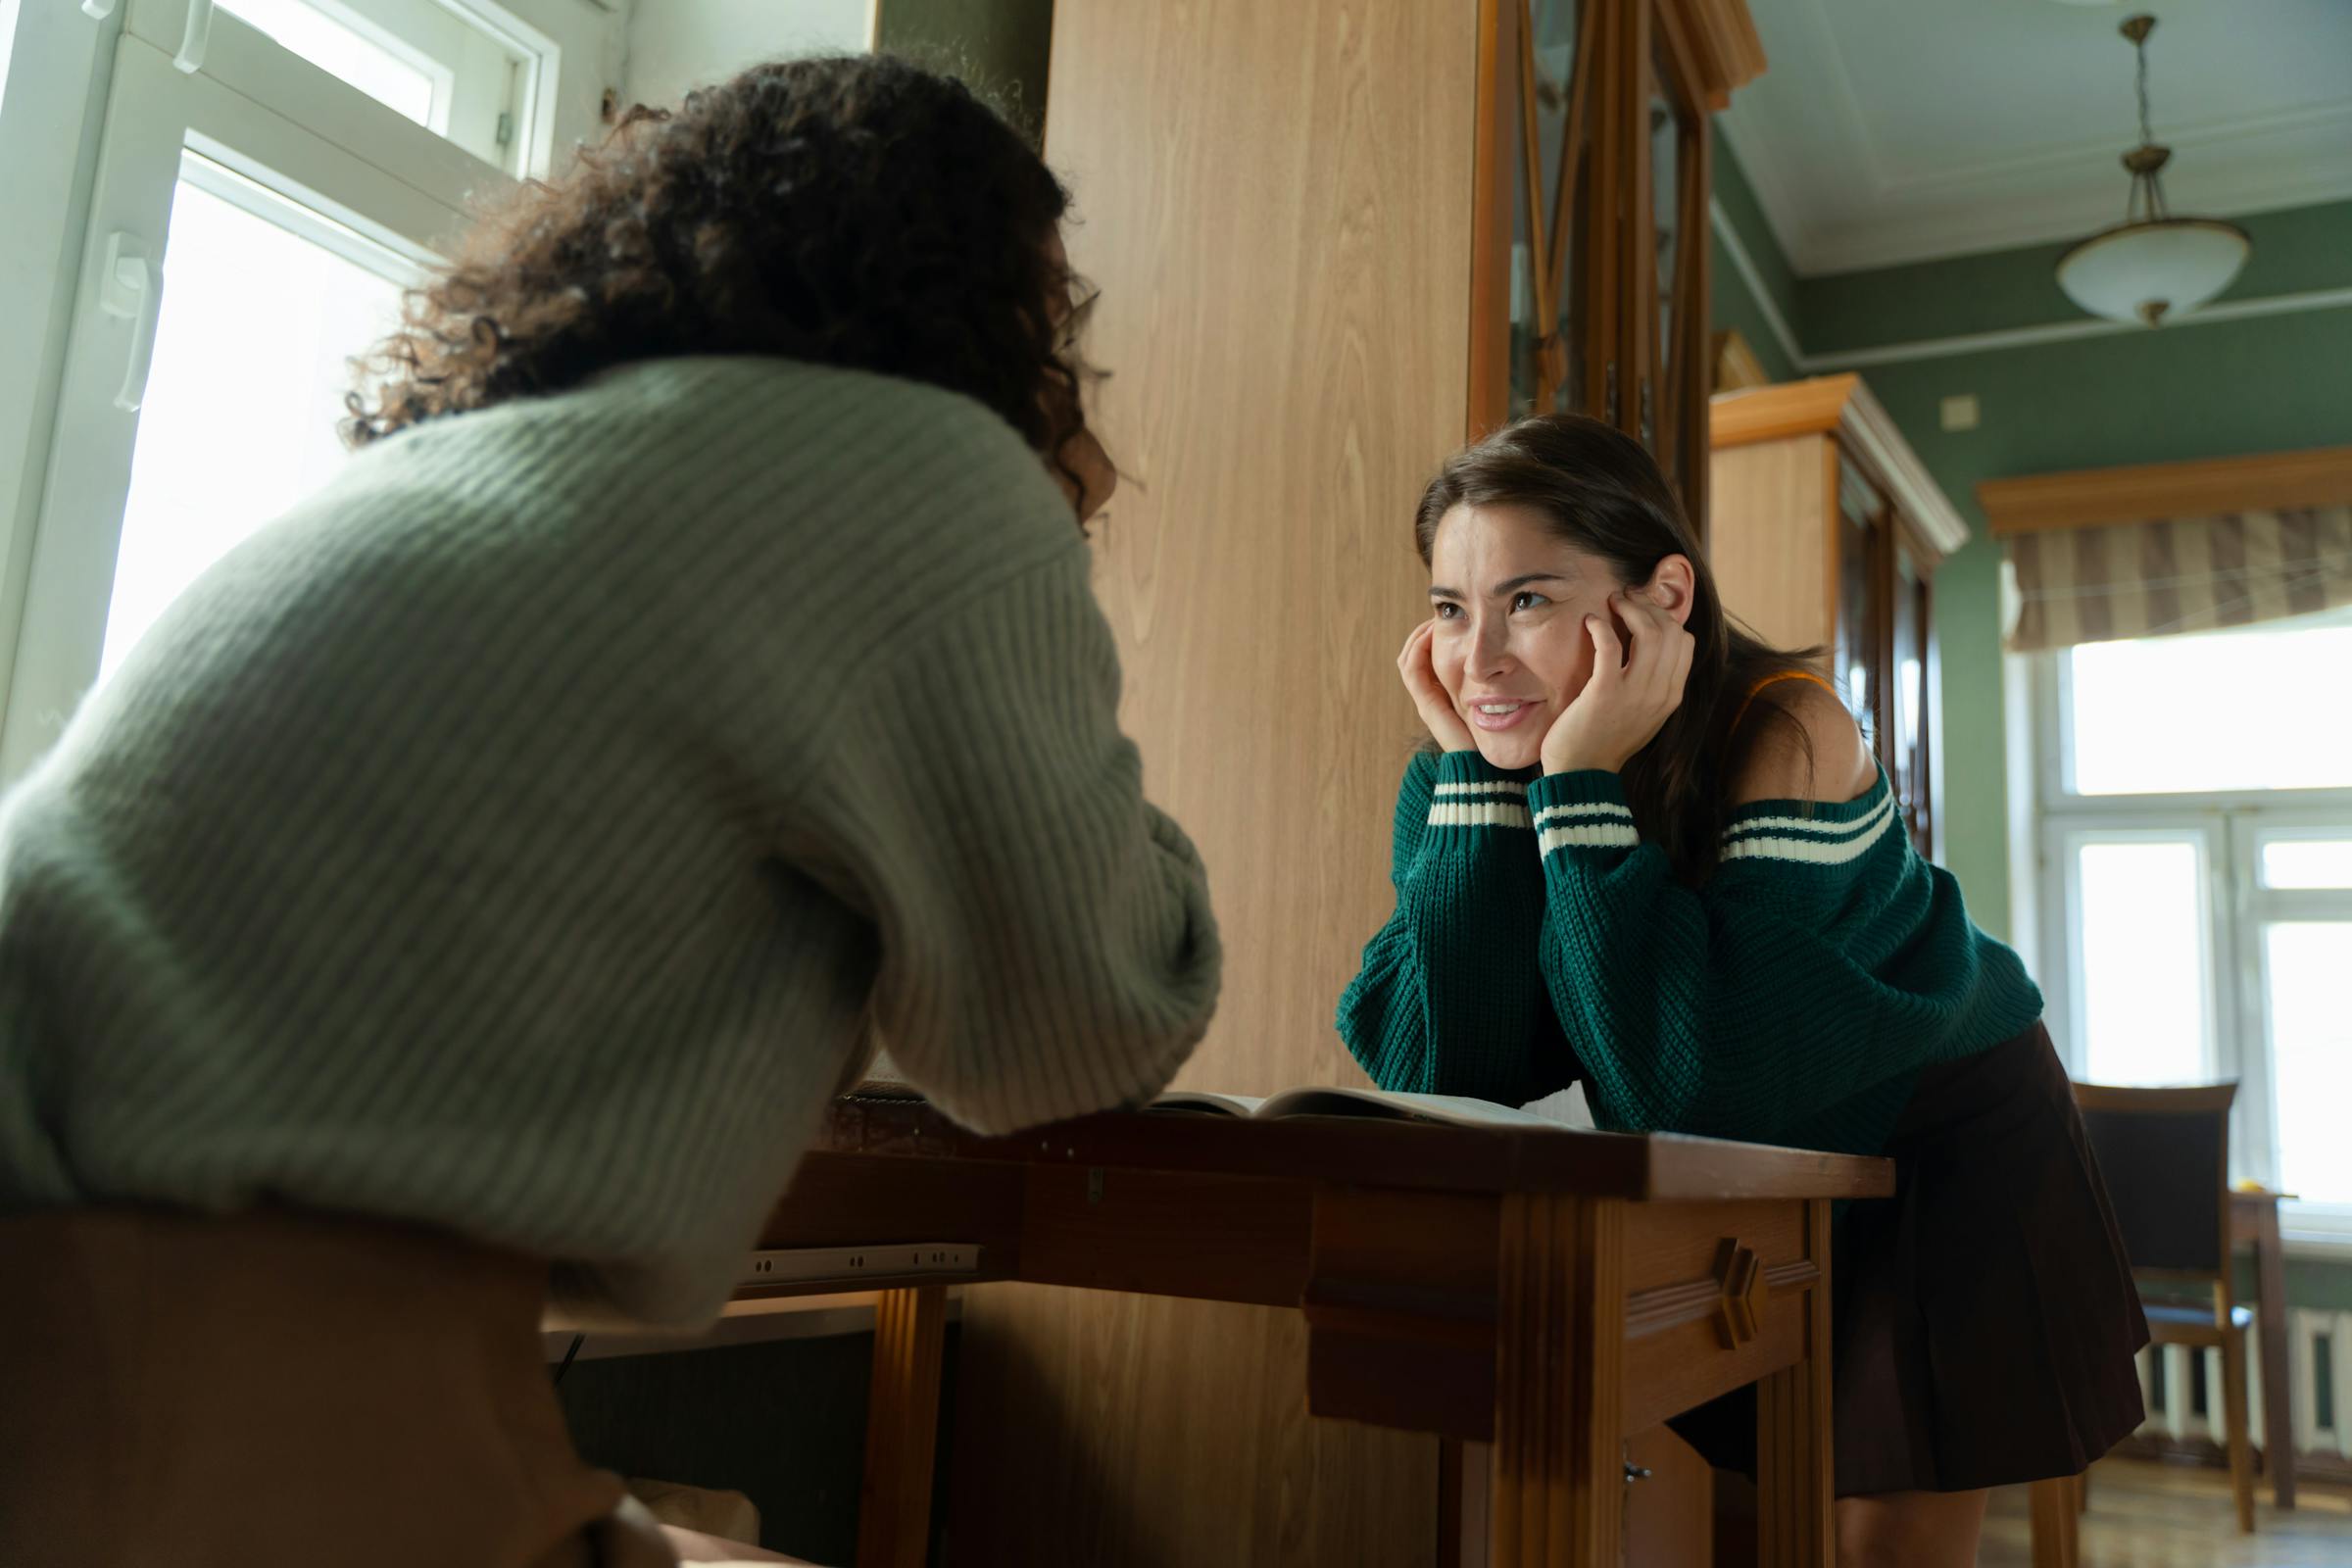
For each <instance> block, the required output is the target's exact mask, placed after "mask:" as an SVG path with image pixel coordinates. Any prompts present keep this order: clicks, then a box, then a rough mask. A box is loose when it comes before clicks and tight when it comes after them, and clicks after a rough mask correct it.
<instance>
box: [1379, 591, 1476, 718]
mask: <svg viewBox="0 0 2352 1568" xmlns="http://www.w3.org/2000/svg"><path fill="white" fill-rule="evenodd" d="M1437 632H1438V621H1437V617H1436V616H1434V615H1433V616H1431V617H1430V618H1429V619H1427V620H1425V621H1423V622H1422V623H1421V624H1420V625H1418V626H1415V627H1414V628H1413V634H1412V635H1411V636H1410V637H1407V638H1406V639H1405V640H1404V652H1402V653H1400V654H1398V655H1397V673H1398V674H1399V675H1401V676H1403V677H1404V689H1405V691H1406V693H1407V694H1409V695H1410V696H1411V697H1412V699H1413V707H1414V709H1415V710H1417V711H1419V712H1420V714H1421V722H1422V723H1423V724H1424V725H1426V726H1428V729H1429V733H1430V736H1431V738H1432V739H1434V740H1435V741H1436V742H1437V743H1438V746H1439V749H1440V750H1442V751H1448V752H1466V751H1470V750H1472V749H1473V748H1474V747H1475V746H1476V745H1477V742H1475V741H1473V740H1472V739H1471V738H1470V726H1469V725H1467V724H1465V723H1463V722H1462V716H1461V714H1459V713H1457V712H1455V711H1454V709H1453V699H1452V698H1450V697H1448V696H1446V688H1445V687H1444V686H1443V685H1441V684H1440V683H1439V681H1438V668H1437V665H1436V664H1435V663H1434V662H1432V661H1431V657H1430V656H1431V650H1432V648H1433V646H1434V643H1435V639H1436V637H1437Z"/></svg>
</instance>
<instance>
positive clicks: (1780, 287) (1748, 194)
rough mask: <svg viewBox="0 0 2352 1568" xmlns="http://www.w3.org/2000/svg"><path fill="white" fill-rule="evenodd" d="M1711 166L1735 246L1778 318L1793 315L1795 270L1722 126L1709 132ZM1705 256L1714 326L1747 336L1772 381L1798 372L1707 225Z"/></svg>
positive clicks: (1720, 238)
mask: <svg viewBox="0 0 2352 1568" xmlns="http://www.w3.org/2000/svg"><path fill="white" fill-rule="evenodd" d="M1714 137H1715V141H1714V149H1713V159H1714V163H1713V172H1714V177H1715V200H1716V201H1717V202H1718V203H1720V204H1721V205H1722V207H1723V210H1724V212H1725V214H1726V215H1727V216H1729V217H1730V218H1731V220H1732V226H1733V227H1734V228H1736V229H1738V230H1739V233H1740V248H1741V249H1742V250H1744V251H1745V252H1746V253H1747V259H1748V261H1749V262H1750V263H1751V264H1752V265H1753V266H1754V268H1755V270H1756V272H1757V274H1758V275H1759V276H1760V277H1761V278H1762V279H1763V282H1764V287H1765V289H1766V290H1767V292H1768V293H1769V294H1770V296H1771V298H1772V301H1773V303H1774V304H1775V305H1776V306H1778V307H1779V309H1780V312H1781V319H1782V320H1784V321H1787V322H1789V323H1791V327H1792V329H1793V323H1794V322H1795V320H1796V311H1797V303H1798V297H1799V296H1798V288H1799V284H1798V280H1797V276H1796V270H1795V269H1794V268H1792V267H1790V266H1789V258H1788V257H1787V256H1786V255H1785V254H1783V252H1782V250H1781V246H1780V241H1778V240H1776V239H1774V238H1773V237H1772V226H1771V225H1770V224H1769V223H1767V222H1766V221H1764V209H1763V208H1761V207H1759V206H1758V205H1757V204H1756V196H1755V192H1754V191H1753V190H1752V189H1750V188H1749V186H1748V183H1747V173H1746V172H1745V171H1744V170H1742V169H1741V168H1740V160H1739V159H1737V158H1735V157H1734V156H1733V155H1732V149H1731V147H1730V145H1729V144H1728V143H1727V142H1725V141H1724V139H1723V132H1722V131H1721V130H1720V129H1718V130H1716V131H1715V133H1714ZM1709 243H1710V245H1711V249H1710V251H1709V253H1708V257H1707V269H1708V272H1707V294H1708V299H1707V313H1708V315H1709V317H1710V318H1711V321H1710V323H1709V324H1710V325H1711V326H1712V328H1713V329H1714V330H1715V331H1718V332H1721V331H1726V330H1730V331H1736V332H1738V333H1739V334H1740V336H1741V337H1742V338H1745V339H1746V340H1747V346H1748V347H1749V348H1751V349H1753V350H1754V351H1755V354H1756V358H1757V359H1758V360H1760V361H1762V362H1763V365H1764V368H1765V370H1766V372H1767V373H1769V374H1770V375H1771V376H1772V378H1773V379H1774V380H1776V381H1792V380H1794V379H1796V377H1797V376H1799V375H1800V374H1802V373H1803V372H1802V371H1800V370H1799V369H1798V368H1797V366H1796V362H1795V361H1794V360H1792V359H1790V358H1789V351H1788V349H1787V348H1786V347H1784V346H1783V345H1782V343H1781V337H1780V334H1779V333H1777V332H1775V331H1774V330H1773V329H1772V325H1771V323H1770V322H1768V321H1767V320H1766V319H1764V309H1763V306H1762V304H1761V303H1760V302H1759V301H1758V299H1757V297H1756V294H1755V291H1754V290H1753V289H1750V288H1749V287H1748V286H1747V279H1746V278H1744V277H1742V276H1741V275H1740V268H1739V265H1738V264H1737V263H1735V262H1734V261H1733V260H1732V252H1731V247H1730V246H1728V245H1726V244H1725V243H1724V240H1723V236H1722V235H1721V234H1720V233H1715V232H1713V231H1712V225H1710V234H1709Z"/></svg>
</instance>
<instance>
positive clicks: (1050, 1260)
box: [1021, 1165, 1308, 1306]
mask: <svg viewBox="0 0 2352 1568" xmlns="http://www.w3.org/2000/svg"><path fill="white" fill-rule="evenodd" d="M1028 1214H1029V1227H1028V1230H1027V1231H1026V1233H1025V1234H1024V1235H1023V1236H1022V1238H1021V1278H1023V1279H1025V1280H1030V1281H1033V1282H1036V1283H1040V1284H1055V1285H1080V1286H1087V1287H1091V1288H1093V1289H1096V1290H1104V1291H1141V1292H1147V1293H1150V1294H1152V1295H1158V1296H1194V1297H1203V1298H1206V1299H1211V1300H1220V1301H1256V1302H1262V1303H1265V1304H1268V1305H1281V1306H1296V1305H1297V1304H1298V1303H1299V1296H1300V1295H1301V1294H1302V1293H1303V1292H1304V1291H1305V1289H1306V1277H1307V1226H1308V1217H1307V1216H1308V1207H1307V1187H1306V1184H1305V1183H1303V1182H1276V1181H1265V1180H1260V1179H1256V1178H1252V1177H1237V1176H1201V1175H1187V1174H1178V1173H1172V1172H1165V1171H1137V1170H1103V1169H1102V1168H1100V1167H1097V1168H1094V1169H1084V1170H1082V1169H1077V1168H1074V1167H1058V1168H1057V1167H1052V1166H1042V1165H1032V1166H1031V1167H1029V1201H1028Z"/></svg>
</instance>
